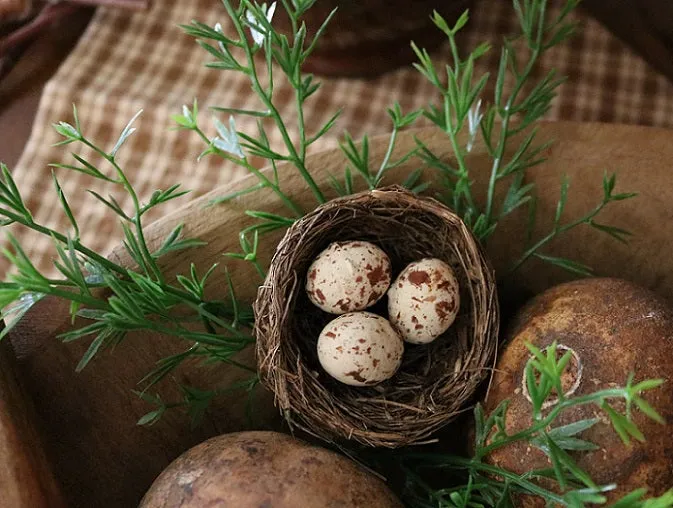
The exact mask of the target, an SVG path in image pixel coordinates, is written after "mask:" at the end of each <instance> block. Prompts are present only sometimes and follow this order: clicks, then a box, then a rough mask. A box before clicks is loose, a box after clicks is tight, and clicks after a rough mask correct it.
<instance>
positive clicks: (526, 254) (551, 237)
mask: <svg viewBox="0 0 673 508" xmlns="http://www.w3.org/2000/svg"><path fill="white" fill-rule="evenodd" d="M606 205H607V202H603V203H601V204H600V205H598V206H597V207H596V208H594V209H593V210H592V211H591V212H589V213H588V214H586V215H585V216H584V217H580V218H579V219H577V220H575V221H573V222H569V223H568V224H566V225H564V226H560V227H556V228H554V230H553V231H551V232H550V233H549V234H548V235H547V236H545V237H544V238H541V239H540V240H538V241H537V242H536V243H535V244H534V245H533V246H531V247H530V248H528V249H527V250H526V251H525V252H524V253H523V255H522V256H521V257H520V258H519V259H518V260H517V261H516V262H515V263H514V264H513V265H512V267H511V268H510V269H509V270H508V271H507V274H506V275H511V274H512V273H514V272H516V271H517V270H518V269H519V268H520V267H521V265H523V264H524V263H525V262H526V261H527V260H528V259H529V258H530V257H531V256H533V255H534V254H535V253H536V252H537V251H538V250H539V249H541V248H542V247H544V246H545V245H547V244H548V243H549V242H551V241H552V240H554V239H555V238H556V237H557V236H559V235H562V234H563V233H565V232H566V231H569V230H570V229H573V228H575V227H577V226H579V225H580V224H585V223H588V222H590V221H591V219H593V218H594V217H595V216H596V215H598V214H599V213H600V212H601V210H603V208H605V206H606Z"/></svg>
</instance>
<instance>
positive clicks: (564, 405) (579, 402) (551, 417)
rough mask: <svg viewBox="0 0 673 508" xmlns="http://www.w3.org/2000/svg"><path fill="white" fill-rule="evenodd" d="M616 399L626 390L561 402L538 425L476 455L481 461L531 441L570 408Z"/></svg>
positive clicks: (605, 391)
mask: <svg viewBox="0 0 673 508" xmlns="http://www.w3.org/2000/svg"><path fill="white" fill-rule="evenodd" d="M615 397H624V390H623V389H620V388H612V389H607V390H601V391H599V392H595V393H592V394H589V395H584V396H581V397H574V398H572V399H567V400H565V401H562V402H559V403H558V404H557V405H555V406H554V408H553V409H552V410H551V411H550V412H549V414H548V415H547V416H546V417H545V418H543V419H541V420H539V421H537V423H535V424H533V425H531V426H530V427H528V428H527V429H525V430H522V431H520V432H517V433H516V434H512V435H510V436H507V437H506V438H503V439H501V440H499V441H498V442H496V443H492V444H490V445H488V446H485V447H483V448H481V449H479V450H478V452H477V454H476V458H478V459H481V458H483V457H486V456H488V455H489V454H491V453H492V452H493V451H494V450H497V449H498V448H502V447H503V446H507V445H509V444H511V443H514V442H517V441H524V440H528V439H530V438H531V436H533V435H534V434H535V433H536V432H539V431H541V430H544V429H545V428H546V427H548V426H549V425H551V424H552V423H553V422H554V421H555V420H556V418H558V416H559V415H560V414H561V413H562V412H563V411H565V410H566V409H568V408H570V407H576V406H585V405H587V404H596V403H597V402H600V401H602V400H605V399H610V398H615Z"/></svg>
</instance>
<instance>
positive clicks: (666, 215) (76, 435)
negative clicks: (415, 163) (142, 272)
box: [10, 123, 673, 508]
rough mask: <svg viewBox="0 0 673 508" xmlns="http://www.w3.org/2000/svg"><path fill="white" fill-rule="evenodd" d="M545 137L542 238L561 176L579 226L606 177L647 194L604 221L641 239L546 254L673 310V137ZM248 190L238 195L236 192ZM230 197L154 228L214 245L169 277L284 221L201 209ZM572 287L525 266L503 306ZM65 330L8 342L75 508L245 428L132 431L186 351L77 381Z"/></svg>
mask: <svg viewBox="0 0 673 508" xmlns="http://www.w3.org/2000/svg"><path fill="white" fill-rule="evenodd" d="M418 134H419V135H420V136H421V137H422V138H424V139H425V140H426V142H427V143H428V144H429V146H430V147H431V148H432V149H434V150H436V151H438V152H444V153H446V154H447V157H450V155H449V153H450V150H449V148H448V145H447V142H446V140H445V139H444V138H443V137H442V136H438V135H437V134H436V133H434V131H433V132H427V131H425V132H420V133H418ZM542 136H543V137H544V138H554V139H556V144H555V145H554V147H552V148H551V149H550V150H549V151H548V153H547V154H546V155H547V156H548V157H550V161H549V162H548V163H546V164H544V165H542V166H540V167H538V168H537V169H535V170H534V171H533V179H534V180H535V181H536V182H537V183H538V185H539V193H540V206H539V210H540V214H541V215H540V216H541V217H545V220H543V221H541V224H540V226H539V230H540V231H543V230H545V231H546V228H548V226H549V222H550V219H551V217H552V216H553V210H554V208H555V206H556V200H557V193H558V187H559V180H560V176H561V174H563V173H567V174H568V175H569V176H570V177H571V178H572V184H571V192H570V199H569V201H568V208H567V217H575V216H578V215H579V214H580V213H582V212H584V211H585V210H587V209H588V208H591V207H593V206H594V205H595V204H596V202H597V201H598V200H599V199H600V196H601V194H600V192H601V185H600V183H601V179H602V176H603V171H604V170H606V169H607V170H609V171H613V170H617V171H619V172H620V183H619V185H618V190H619V191H637V192H639V193H640V197H639V198H638V199H636V200H633V201H632V202H625V203H622V204H620V205H615V206H614V207H612V208H611V209H610V210H609V211H608V213H607V214H606V216H605V217H603V218H602V220H603V221H604V222H608V223H616V224H618V225H619V226H622V227H625V228H627V229H630V230H632V231H634V232H635V233H636V234H637V235H636V236H635V238H634V239H633V241H632V242H631V244H630V245H629V246H624V245H621V244H619V243H618V242H616V241H614V240H612V239H611V238H609V237H607V235H600V234H598V233H597V232H595V231H593V230H590V229H589V228H583V229H579V230H577V231H576V232H574V233H572V234H570V235H568V236H566V237H565V238H564V239H563V240H562V241H559V242H556V243H555V244H554V245H553V247H552V248H551V249H549V250H547V252H546V253H547V254H551V255H565V256H572V257H573V258H575V259H578V260H579V261H583V262H586V263H589V264H590V265H592V266H594V267H595V268H596V270H597V272H598V274H600V275H613V276H618V277H627V278H629V279H631V280H633V281H635V282H638V283H640V284H643V285H645V286H647V287H650V288H652V289H654V290H655V291H657V292H658V293H659V294H661V295H663V296H665V297H666V298H668V299H670V300H672V301H673V258H671V257H670V256H668V255H663V254H664V253H666V252H668V250H670V245H671V244H673V226H671V224H673V207H671V206H670V203H671V202H673V174H672V173H671V171H670V160H672V159H673V132H671V131H666V130H658V129H648V128H643V127H626V126H610V125H598V124H594V125H590V124H589V125H579V124H573V123H557V124H547V125H544V126H543V127H542ZM385 142H386V143H387V140H385ZM412 142H413V141H412V138H411V134H409V133H407V134H405V135H403V136H402V137H401V144H402V146H409V144H410V143H412ZM384 148H385V147H384V143H383V142H382V141H375V142H373V143H372V147H371V152H372V156H373V160H374V161H377V160H378V159H380V158H381V157H382V154H383V152H384ZM468 164H470V166H471V167H474V168H475V169H476V171H477V172H478V178H477V184H476V185H477V186H478V187H479V188H480V189H482V190H483V181H484V178H483V177H484V175H485V174H486V171H487V169H488V167H489V165H488V158H487V157H486V156H485V154H484V151H483V149H482V148H480V147H476V148H475V149H474V150H473V152H472V154H471V155H470V157H469V160H468ZM343 165H344V159H343V156H342V155H341V153H339V152H327V153H322V154H317V155H314V156H312V157H311V158H310V160H309V167H310V168H311V169H312V172H313V174H314V175H316V178H317V180H318V182H319V183H320V184H321V185H322V186H325V182H326V178H327V175H328V174H329V173H334V174H339V173H340V172H341V170H342V168H343ZM409 169H410V166H409V165H407V166H406V167H403V168H401V169H400V170H399V171H398V172H397V173H396V176H395V175H393V177H392V178H391V180H390V182H389V183H393V182H394V181H399V178H400V175H401V174H404V173H405V172H407V171H408V170H409ZM280 172H281V175H282V181H283V182H285V183H286V188H287V189H291V190H292V193H293V195H294V197H296V198H297V200H298V201H299V202H300V203H302V204H304V205H305V206H307V207H308V206H310V205H311V203H312V200H311V197H310V194H309V193H308V192H307V191H306V190H305V188H304V185H303V184H302V183H301V181H300V179H299V177H298V176H297V175H296V172H295V171H293V169H292V168H290V167H288V166H283V167H281V168H280ZM246 183H247V182H240V183H239V184H237V185H235V186H233V187H234V188H241V187H243V186H244V185H245V184H246ZM231 190H233V189H232V188H229V189H216V190H214V191H213V192H212V193H211V194H209V195H206V196H204V197H203V198H201V199H199V200H196V201H194V202H192V203H191V204H189V205H188V206H187V207H185V208H184V209H181V210H178V211H176V212H174V213H173V214H171V215H169V216H167V217H165V218H164V219H163V220H161V221H160V222H158V223H156V224H154V225H153V226H152V227H151V228H150V229H149V234H148V236H149V241H150V243H151V244H152V245H154V246H156V245H158V244H159V243H160V242H161V241H162V239H163V238H164V236H165V234H166V233H167V232H168V231H169V230H170V229H171V228H172V227H173V225H174V224H176V223H178V222H184V223H185V232H186V234H187V235H188V236H193V237H199V238H201V239H203V240H206V241H208V242H209V245H208V246H206V247H203V248H200V249H199V250H198V251H191V252H190V254H188V255H187V254H182V253H180V254H175V255H173V256H171V257H168V258H163V259H164V262H163V264H164V267H165V269H166V270H167V271H168V273H179V272H182V273H184V272H185V271H186V270H187V267H188V264H189V262H190V261H195V262H196V263H197V266H198V267H199V268H204V267H207V266H210V264H211V263H212V262H214V261H218V262H221V261H222V258H221V253H222V252H225V251H229V250H236V249H238V235H237V231H238V230H239V229H240V228H241V226H243V225H244V224H248V223H249V220H248V219H247V218H246V217H245V216H244V215H243V214H242V211H243V210H245V209H247V208H251V209H263V210H266V211H272V212H281V211H282V208H281V206H280V203H279V201H278V200H277V199H276V198H275V197H274V196H272V195H270V193H268V192H264V191H262V192H260V193H258V194H256V195H249V196H246V197H244V198H241V199H240V200H239V201H237V202H235V203H232V204H230V205H227V206H219V207H215V208H208V209H207V210H206V209H204V205H205V204H206V203H207V202H208V201H209V200H210V199H211V198H212V197H216V196H220V195H223V194H225V193H227V192H228V191H231ZM524 223H525V217H524V215H523V214H522V215H520V216H517V217H513V218H512V220H508V221H505V222H503V224H502V225H501V229H500V231H499V233H498V234H497V235H496V237H495V238H494V239H493V242H492V243H490V244H489V245H488V246H487V250H488V252H489V253H490V255H491V256H492V259H493V262H494V264H495V267H496V269H499V270H502V269H503V268H504V267H505V266H506V265H507V263H508V262H509V261H510V260H511V259H513V258H514V257H515V254H516V253H517V251H518V250H519V249H518V245H520V243H521V239H522V236H523V225H524ZM273 245H274V242H273V238H264V241H263V247H262V251H263V253H264V256H263V257H265V258H267V259H268V258H269V256H270V254H271V250H272V247H273ZM112 257H113V258H116V259H117V260H120V261H121V262H123V263H128V257H127V256H125V255H124V253H123V252H122V251H121V250H118V251H116V252H115V253H113V255H112ZM231 267H232V268H233V269H234V276H235V278H236V280H237V282H238V284H237V285H238V288H239V295H240V296H241V297H242V298H245V299H247V300H251V299H252V298H253V297H254V295H255V284H250V283H249V282H248V283H247V284H245V283H244V282H245V281H255V280H258V279H256V278H255V277H256V276H255V275H254V274H253V273H252V271H251V270H250V269H249V267H248V266H247V265H231ZM500 273H502V272H500ZM569 278H570V277H569V276H568V275H567V274H566V273H564V272H562V271H560V270H557V269H554V268H549V267H547V266H544V265H542V264H541V263H537V262H531V263H529V264H528V265H526V266H525V267H524V268H523V269H522V270H521V271H520V272H519V273H518V274H517V275H516V276H515V277H512V278H509V279H506V280H504V281H503V287H504V291H505V293H503V294H506V295H508V296H507V297H506V298H505V299H506V300H507V301H510V300H511V299H512V298H516V297H517V295H521V294H528V293H529V292H539V291H541V290H542V289H545V288H547V287H549V286H550V285H552V284H555V283H557V282H560V281H564V280H568V279H569ZM223 288H225V285H224V281H223V278H222V275H221V273H220V274H218V275H216V276H215V279H213V283H212V284H211V293H212V294H213V295H216V294H219V295H220V296H222V291H224V289H223ZM505 303H508V302H505ZM70 327H71V325H70V323H69V319H68V316H67V306H66V305H64V304H62V303H60V302H57V301H53V300H46V301H44V302H42V303H41V304H40V305H38V307H37V308H35V309H34V310H33V311H32V312H31V313H29V314H28V315H27V316H26V318H25V319H24V320H23V322H22V323H21V324H20V325H19V326H18V328H16V329H15V331H14V332H13V333H12V334H11V336H10V337H11V341H12V345H13V346H14V349H15V351H16V356H17V365H18V369H19V374H20V377H21V381H22V382H23V384H24V385H25V387H26V389H27V391H28V392H29V393H30V395H31V397H32V400H33V402H34V404H35V408H36V413H37V417H38V420H39V423H40V425H41V428H42V430H43V437H44V441H45V442H46V443H47V446H46V452H47V454H48V456H49V459H50V461H51V464H52V467H53V471H54V472H55V474H56V476H57V479H58V481H59V482H60V485H61V487H62V489H63V491H64V494H65V496H66V499H67V501H68V503H69V506H74V507H78V506H82V507H85V506H87V507H88V506H96V507H101V508H105V507H124V506H133V505H134V504H135V503H137V501H138V500H139V499H140V497H141V496H142V493H143V492H144V491H145V489H146V488H147V487H149V485H150V483H151V481H152V479H153V478H154V477H155V476H156V475H157V474H158V473H159V472H160V471H161V470H162V469H163V468H164V467H165V466H166V465H167V464H168V463H169V461H170V460H171V459H173V458H174V457H176V456H177V455H178V454H179V453H180V452H181V451H183V450H185V449H186V448H188V447H190V446H191V445H193V444H195V443H197V442H199V441H202V440H203V439H205V438H206V437H209V436H212V435H215V434H218V433H222V432H226V431H234V430H239V429H244V428H246V427H247V420H246V418H245V415H244V413H245V411H244V407H245V397H242V396H241V395H240V394H236V395H234V396H231V397H224V398H223V399H222V400H220V401H219V402H218V404H217V405H216V407H215V408H214V411H213V412H212V413H211V414H210V415H209V417H208V419H207V420H206V422H205V425H204V426H203V427H201V428H199V429H198V430H196V431H192V430H190V428H189V422H188V419H187V418H186V417H185V416H183V415H182V414H180V413H171V414H169V415H167V416H166V417H165V419H164V420H162V421H161V422H160V423H158V424H157V425H155V426H154V427H137V426H136V425H135V422H136V420H137V419H138V418H139V417H140V416H141V415H142V414H144V413H145V412H146V411H148V410H149V409H150V408H149V407H148V406H147V405H145V404H143V403H142V402H139V401H138V400H137V399H136V397H135V396H134V395H133V394H132V393H131V390H132V389H133V388H135V383H136V382H137V381H138V380H139V379H140V378H141V377H142V376H143V375H144V374H145V373H146V372H147V371H148V370H149V369H150V368H151V366H152V363H153V362H154V361H155V360H157V359H159V358H160V357H162V356H166V355H168V354H171V353H174V352H177V351H181V350H184V349H185V348H186V345H185V344H184V343H179V342H177V341H175V340H172V339H168V338H165V337H159V336H155V335H150V334H147V333H145V332H143V333H132V334H130V335H129V337H128V338H127V340H126V341H125V342H124V343H123V344H122V345H120V346H119V347H117V348H116V349H115V350H114V351H111V352H106V353H104V354H103V355H102V356H101V357H100V358H98V359H96V360H95V361H94V362H92V364H90V365H89V366H88V367H87V369H85V370H84V371H83V372H82V373H80V374H75V372H74V367H75V365H76V363H77V361H78V360H79V357H80V355H81V354H82V353H83V351H84V350H85V349H86V346H87V344H86V343H84V342H82V343H71V344H68V345H64V344H62V343H61V342H59V340H58V339H56V338H55V336H56V335H57V334H58V333H61V332H63V331H65V330H67V329H69V328H70ZM248 360H250V358H249V357H248ZM236 375H237V374H236V372H234V371H231V370H229V369H227V368H226V367H221V366H220V367H219V368H217V369H205V370H204V369H196V368H193V366H192V368H190V369H187V370H185V371H183V372H182V373H181V374H180V375H179V376H178V377H177V379H178V380H181V381H188V382H190V383H192V384H196V385H201V386H205V384H206V383H211V384H212V383H218V382H219V383H226V382H229V381H231V380H232V379H235V378H236ZM164 388H165V389H166V390H167V394H166V398H167V399H169V400H170V399H171V397H174V396H175V395H176V394H175V389H174V384H173V382H172V381H170V382H168V383H167V386H165V387H164ZM170 392H172V393H170ZM254 407H255V413H254V418H255V420H256V421H255V422H254V427H255V428H261V429H268V428H278V425H279V420H278V416H277V414H276V411H275V409H274V408H273V407H272V404H271V399H270V398H269V396H268V394H265V393H260V394H259V398H258V400H257V401H256V402H255V406H254Z"/></svg>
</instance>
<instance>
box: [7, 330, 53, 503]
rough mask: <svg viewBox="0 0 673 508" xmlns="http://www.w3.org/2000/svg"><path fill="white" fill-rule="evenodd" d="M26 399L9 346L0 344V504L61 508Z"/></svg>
mask: <svg viewBox="0 0 673 508" xmlns="http://www.w3.org/2000/svg"><path fill="white" fill-rule="evenodd" d="M28 400H29V398H28V397H27V396H26V395H25V394H24V393H23V390H22V389H21V387H20V386H19V384H18V383H17V377H16V371H15V366H14V354H13V351H12V349H11V346H10V343H9V341H3V342H0V493H2V500H1V501H0V504H2V506H12V507H13V508H61V507H65V503H64V502H63V498H62V496H61V493H60V491H59V488H58V486H57V484H56V481H55V480H54V476H53V475H52V472H51V470H50V467H49V465H48V463H47V458H46V456H45V454H44V452H43V448H42V446H41V442H40V437H39V434H38V431H37V429H36V428H35V425H34V422H35V418H34V417H33V416H32V408H31V406H30V404H29V403H28V402H27V401H28Z"/></svg>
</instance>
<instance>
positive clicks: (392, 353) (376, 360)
mask: <svg viewBox="0 0 673 508" xmlns="http://www.w3.org/2000/svg"><path fill="white" fill-rule="evenodd" d="M403 353H404V343H403V341H402V339H401V338H400V336H399V335H398V334H397V332H396V331H395V329H394V328H393V327H392V325H391V324H390V323H389V322H388V320H387V319H385V318H382V317H381V316H377V315H376V314H372V313H371V312H353V313H350V314H344V315H343V316H339V317H338V318H336V319H335V320H333V321H331V322H330V323H328V324H327V326H326V327H325V328H324V329H323V331H322V332H321V333H320V337H319V338H318V360H319V361H320V365H322V367H323V368H324V369H325V371H326V372H327V373H328V374H329V375H330V376H332V377H333V378H334V379H336V380H338V381H341V382H342V383H345V384H347V385H351V386H369V385H375V384H377V383H380V382H381V381H385V380H386V379H389V378H391V377H392V376H393V375H394V374H395V372H397V369H399V367H400V364H401V363H402V355H403Z"/></svg>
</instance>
